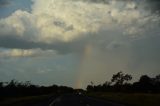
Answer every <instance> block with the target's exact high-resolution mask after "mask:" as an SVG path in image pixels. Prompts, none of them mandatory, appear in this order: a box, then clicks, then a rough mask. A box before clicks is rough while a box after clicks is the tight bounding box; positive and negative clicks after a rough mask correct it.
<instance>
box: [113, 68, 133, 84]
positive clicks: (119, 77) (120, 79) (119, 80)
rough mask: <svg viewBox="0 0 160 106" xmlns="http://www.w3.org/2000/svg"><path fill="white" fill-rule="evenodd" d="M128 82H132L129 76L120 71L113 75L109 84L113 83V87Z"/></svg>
mask: <svg viewBox="0 0 160 106" xmlns="http://www.w3.org/2000/svg"><path fill="white" fill-rule="evenodd" d="M130 80H132V76H131V75H129V74H124V73H123V72H122V71H120V72H118V73H117V74H113V76H112V79H111V82H112V83H114V85H123V84H124V83H127V82H128V81H130Z"/></svg>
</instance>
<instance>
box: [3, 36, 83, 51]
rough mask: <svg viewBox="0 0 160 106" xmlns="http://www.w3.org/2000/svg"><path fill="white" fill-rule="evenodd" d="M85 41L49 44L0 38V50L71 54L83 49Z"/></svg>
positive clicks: (8, 37) (5, 37) (9, 37)
mask: <svg viewBox="0 0 160 106" xmlns="http://www.w3.org/2000/svg"><path fill="white" fill-rule="evenodd" d="M85 43H86V41H85V40H82V39H79V40H76V41H73V42H59V41H57V42H54V43H51V44H47V43H42V42H31V41H27V40H24V39H20V38H16V37H11V36H1V37H0V48H8V49H36V48H40V49H43V50H56V51H57V52H58V53H60V54H67V53H71V52H75V51H76V52H80V51H81V50H82V49H83V46H84V45H85Z"/></svg>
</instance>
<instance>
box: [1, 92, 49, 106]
mask: <svg viewBox="0 0 160 106" xmlns="http://www.w3.org/2000/svg"><path fill="white" fill-rule="evenodd" d="M50 97H51V95H41V96H27V97H17V98H7V99H4V100H3V101H0V106H13V104H14V106H26V105H27V106H29V105H30V104H34V103H37V102H40V101H44V100H46V99H49V98H50Z"/></svg>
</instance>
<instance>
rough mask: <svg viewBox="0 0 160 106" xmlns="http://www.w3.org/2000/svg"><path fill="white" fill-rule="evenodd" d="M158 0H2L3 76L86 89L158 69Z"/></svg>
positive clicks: (0, 69) (0, 45)
mask: <svg viewBox="0 0 160 106" xmlns="http://www.w3.org/2000/svg"><path fill="white" fill-rule="evenodd" d="M159 7H160V2H159V1H158V0H0V81H10V80H11V79H16V80H19V81H31V82H32V83H34V84H38V85H52V84H58V85H65V86H70V87H74V88H85V87H86V86H87V85H88V84H90V82H91V81H92V82H93V83H94V84H101V83H104V82H105V81H107V80H109V79H111V77H112V75H113V74H114V73H117V72H119V71H120V70H121V71H123V72H125V73H129V74H131V75H133V77H134V79H133V80H135V81H136V80H138V77H139V76H141V75H144V74H147V75H149V76H155V75H157V74H160V65H159V64H160V42H159V40H160V12H159V10H160V8H159Z"/></svg>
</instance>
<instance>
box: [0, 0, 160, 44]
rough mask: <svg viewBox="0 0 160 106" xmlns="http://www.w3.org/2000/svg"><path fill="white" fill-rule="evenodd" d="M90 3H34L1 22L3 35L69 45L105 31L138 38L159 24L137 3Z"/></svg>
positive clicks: (56, 0)
mask: <svg viewBox="0 0 160 106" xmlns="http://www.w3.org/2000/svg"><path fill="white" fill-rule="evenodd" d="M109 2H110V3H109V4H105V3H94V2H93V3H89V2H84V1H81V0H78V1H73V0H68V1H64V0H46V1H43V0H33V6H32V11H31V13H29V12H27V11H22V10H17V11H16V12H14V13H13V14H12V15H11V16H9V17H8V18H5V19H1V20H0V32H1V34H0V36H1V37H2V36H11V37H12V36H14V37H17V38H21V39H24V40H27V41H30V42H43V43H50V44H51V43H53V42H57V41H63V42H69V41H72V40H73V39H77V38H79V37H82V36H84V35H87V34H88V33H98V32H99V31H100V30H102V29H106V30H117V29H116V28H117V27H121V28H118V29H119V30H121V29H122V31H121V33H123V34H124V35H129V36H130V35H131V36H132V37H134V36H139V35H143V33H144V32H145V31H146V30H147V29H146V28H145V27H146V25H148V23H150V24H154V22H153V20H154V21H158V18H157V17H154V16H150V14H149V13H147V12H145V11H144V10H140V9H136V3H135V2H132V1H130V2H127V3H126V2H122V1H121V2H116V1H114V0H113V1H109ZM155 23H156V22H155Z"/></svg>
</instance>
